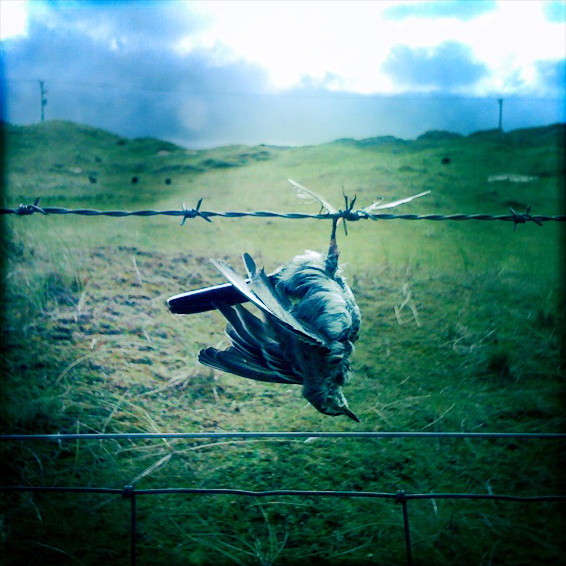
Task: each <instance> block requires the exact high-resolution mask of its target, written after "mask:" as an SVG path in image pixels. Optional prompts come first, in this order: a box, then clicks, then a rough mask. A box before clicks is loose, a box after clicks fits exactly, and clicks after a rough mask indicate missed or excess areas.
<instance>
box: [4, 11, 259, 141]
mask: <svg viewBox="0 0 566 566" xmlns="http://www.w3.org/2000/svg"><path fill="white" fill-rule="evenodd" d="M171 4H174V3H167V5H171ZM118 8H120V9H123V6H122V5H120V6H118ZM118 8H116V9H118ZM87 11H88V10H87ZM103 12H104V13H102V12H101V11H99V10H98V9H96V12H95V13H96V15H100V18H99V19H97V20H92V26H91V29H90V30H89V32H88V33H87V32H86V31H85V30H84V29H83V27H82V22H83V19H84V17H85V14H84V12H83V11H82V10H81V13H80V15H77V16H76V17H75V16H73V18H74V19H73V24H72V25H71V23H69V18H70V17H71V16H69V14H68V11H62V13H61V14H58V13H56V12H54V13H51V17H50V18H48V19H46V20H43V21H41V20H38V19H32V20H31V21H30V23H29V33H28V34H27V36H19V37H15V38H11V39H8V40H6V41H5V42H4V59H5V64H6V72H5V77H6V84H7V88H6V95H7V96H6V98H7V104H6V106H7V108H6V113H7V119H8V121H11V122H14V123H30V122H34V121H37V120H38V118H39V102H38V101H39V87H38V82H37V81H38V80H45V84H46V88H47V90H48V94H47V99H48V105H47V108H46V115H47V117H48V118H57V119H67V120H73V121H76V122H81V123H87V124H92V125H96V126H99V127H102V128H106V129H108V130H110V131H114V132H118V133H120V134H122V135H127V136H132V137H135V136H147V135H153V136H161V137H165V138H167V139H183V140H184V141H185V142H191V141H192V140H193V139H196V138H198V137H200V136H202V132H203V130H207V131H208V132H214V131H218V129H219V128H220V129H222V124H223V123H227V124H230V123H231V122H233V121H234V118H233V117H232V116H230V115H229V114H227V113H226V112H225V108H226V106H227V104H226V101H227V99H228V98H229V97H236V99H237V98H238V96H241V95H242V93H246V92H252V93H261V92H263V91H264V89H265V86H266V84H267V77H266V71H265V70H264V69H262V68H261V67H259V66H258V65H256V64H253V63H247V62H244V61H231V62H228V63H225V64H223V65H218V64H215V63H214V57H213V56H212V55H211V53H210V52H208V51H206V50H201V51H195V52H192V53H189V54H180V53H178V52H176V51H174V50H173V49H169V48H167V47H166V46H165V41H166V40H165V39H163V36H167V31H168V30H167V28H166V29H165V30H164V33H163V34H162V33H161V30H159V29H158V30H153V36H155V37H154V39H153V40H152V39H151V38H148V39H147V40H146V41H143V37H144V33H142V32H141V31H140V29H141V27H143V26H144V25H145V26H147V33H148V34H149V31H151V30H150V23H151V18H150V15H149V14H147V13H146V12H139V13H137V15H138V17H137V18H136V17H134V18H133V19H132V20H129V19H127V18H126V20H127V21H124V22H123V25H121V27H120V25H119V24H120V22H121V21H122V20H121V16H119V14H118V12H116V11H108V10H103ZM134 12H135V10H134ZM85 21H86V20H85ZM161 21H162V22H163V20H161ZM154 22H155V23H157V20H154ZM54 23H57V25H54ZM136 23H137V24H139V25H140V26H141V27H140V28H136V31H135V32H132V34H130V33H129V31H128V28H129V27H130V26H132V27H135V25H136ZM173 29H175V28H173ZM177 29H178V33H181V32H182V30H181V28H177ZM120 30H121V31H122V32H123V33H124V34H125V36H124V38H125V39H124V40H123V41H122V40H121V39H120V37H119V36H116V35H115V32H116V33H117V32H118V31H120ZM149 35H151V34H149ZM157 43H160V44H161V47H157V46H156V44H157Z"/></svg>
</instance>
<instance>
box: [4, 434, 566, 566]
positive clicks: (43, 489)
mask: <svg viewBox="0 0 566 566" xmlns="http://www.w3.org/2000/svg"><path fill="white" fill-rule="evenodd" d="M120 438H127V439H148V438H184V439H192V440H199V439H204V438H208V439H211V438H212V439H214V438H283V439H285V438H342V439H344V438H358V439H368V438H421V439H422V438H477V439H484V440H489V439H538V440H566V434H560V433H523V432H511V433H509V432H507V433H505V432H217V433H104V434H102V433H100V434H96V433H93V434H27V435H25V434H12V435H9V434H8V435H0V440H3V441H28V440H43V441H45V440H48V441H49V440H51V441H53V440H55V441H64V440H110V439H120ZM0 493H100V494H111V495H116V496H121V497H122V498H124V499H129V500H130V564H131V566H136V564H137V538H138V534H137V521H138V516H137V515H138V512H137V497H138V496H147V495H173V494H176V495H183V494H184V495H231V496H244V497H284V496H295V497H336V498H373V499H388V500H392V501H394V502H395V503H399V504H401V507H402V513H403V530H404V538H405V553H406V561H407V565H408V566H412V564H413V550H412V544H411V531H410V523H409V506H408V502H409V501H411V500H413V501H414V500H438V499H445V500H446V499H452V500H463V499H466V500H476V501H477V500H491V501H507V502H519V503H527V504H531V503H543V502H547V503H562V502H566V495H538V496H517V495H505V494H494V493H407V492H406V491H405V490H402V489H399V490H397V491H396V492H395V493H385V492H375V491H320V490H286V489H280V490H268V491H251V490H246V489H232V488H191V487H177V488H151V489H136V488H135V487H134V486H133V485H126V486H125V487H124V488H122V489H120V488H107V487H80V486H79V487H74V486H0Z"/></svg>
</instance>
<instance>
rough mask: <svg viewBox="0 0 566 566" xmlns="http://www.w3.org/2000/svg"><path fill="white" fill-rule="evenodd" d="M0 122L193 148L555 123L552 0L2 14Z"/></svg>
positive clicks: (563, 54)
mask: <svg viewBox="0 0 566 566" xmlns="http://www.w3.org/2000/svg"><path fill="white" fill-rule="evenodd" d="M0 40H1V51H0V55H1V58H2V59H1V61H0V73H1V79H2V84H1V85H0V86H1V89H0V95H1V97H2V100H1V101H0V111H1V112H2V119H4V120H6V121H8V122H10V123H13V124H18V125H24V124H32V123H36V122H38V121H39V120H40V116H41V96H40V86H39V81H40V80H41V81H44V88H45V90H46V94H45V98H46V100H47V104H46V106H45V117H46V119H64V120H72V121H75V122H78V123H82V124H88V125H91V126H95V127H100V128H104V129H107V130H110V131H112V132H114V133H117V134H120V135H124V136H128V137H159V138H162V139H167V140H169V141H173V142H175V143H178V144H180V145H183V146H186V147H192V148H204V147H214V146H218V145H227V144H232V143H245V144H248V145H253V144H259V143H265V144H270V145H310V144H318V143H324V142H329V141H332V140H334V139H338V138H346V137H348V138H356V139H361V138H366V137H373V136H382V135H393V136H396V137H400V138H404V139H413V138H416V137H417V136H418V135H420V134H422V133H424V132H425V131H428V130H449V131H453V132H458V133H461V134H469V133H471V132H473V131H477V130H481V129H490V128H495V127H497V126H498V117H499V104H498V102H497V100H498V99H499V98H502V99H503V100H504V104H503V127H504V129H505V130H510V129H515V128H521V127H531V126H539V125H546V124H550V123H555V122H558V121H566V110H565V104H564V102H565V100H564V99H565V93H566V78H565V73H566V1H564V0H559V1H552V0H543V1H538V0H519V1H515V0H502V1H491V0H478V1H476V0H447V1H434V0H420V1H410V0H405V1H401V2H399V1H391V2H390V1H385V0H375V1H372V0H364V1H360V2H358V1H356V0H334V1H325V0H316V1H308V0H295V1H291V0H284V1H277V0H269V1H264V2H259V1H251V2H249V1H241V0H228V1H222V0H214V1H211V2H208V1H204V0H202V1H182V0H159V1H158V0H156V1H149V0H129V1H114V2H112V1H108V0H106V1H104V2H100V1H87V0H80V1H79V0H74V1H70V0H51V1H43V0H27V1H25V0H22V1H20V0H1V1H0Z"/></svg>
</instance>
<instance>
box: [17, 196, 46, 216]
mask: <svg viewBox="0 0 566 566" xmlns="http://www.w3.org/2000/svg"><path fill="white" fill-rule="evenodd" d="M40 198H41V197H37V198H36V199H35V200H34V201H33V204H20V206H18V208H16V209H15V210H14V212H15V213H16V214H18V215H19V216H25V215H29V214H33V213H34V212H40V213H41V214H45V215H48V214H49V213H48V212H45V210H43V208H41V207H40V206H38V204H39V199H40Z"/></svg>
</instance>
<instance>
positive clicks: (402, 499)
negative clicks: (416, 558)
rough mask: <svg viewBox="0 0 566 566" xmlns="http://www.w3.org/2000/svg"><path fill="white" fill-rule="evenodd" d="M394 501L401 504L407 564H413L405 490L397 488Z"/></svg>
mask: <svg viewBox="0 0 566 566" xmlns="http://www.w3.org/2000/svg"><path fill="white" fill-rule="evenodd" d="M395 501H396V502H397V503H401V505H402V506H403V523H404V527H405V548H406V550H407V566H413V552H412V549H411V530H410V527H409V509H408V508H407V497H406V495H405V490H403V489H399V490H397V493H395Z"/></svg>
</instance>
